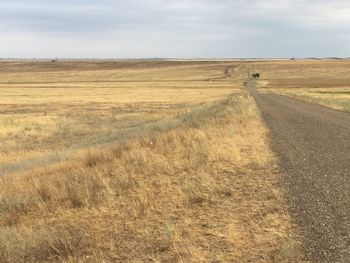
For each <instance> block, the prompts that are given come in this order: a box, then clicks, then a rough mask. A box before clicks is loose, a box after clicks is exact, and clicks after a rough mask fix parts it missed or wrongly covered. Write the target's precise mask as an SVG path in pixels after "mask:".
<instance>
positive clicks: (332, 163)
mask: <svg viewBox="0 0 350 263" xmlns="http://www.w3.org/2000/svg"><path fill="white" fill-rule="evenodd" d="M246 86H247V88H248V89H249V90H250V92H251V93H252V94H253V95H254V96H255V98H256V101H257V103H258V106H259V108H260V110H261V112H262V115H263V118H264V120H265V122H266V124H267V126H268V127H269V129H270V132H271V146H272V149H273V151H274V152H275V153H276V155H277V156H278V157H279V161H280V167H281V172H282V173H283V174H284V177H283V184H284V186H285V188H286V196H287V199H288V201H289V202H290V207H291V213H292V216H293V218H294V220H295V222H296V223H297V224H298V225H299V226H300V227H301V230H302V231H303V235H304V237H305V242H304V244H303V246H304V249H305V254H306V257H307V259H308V260H310V261H313V262H332V263H333V262H350V114H348V113H343V112H339V111H334V110H331V109H327V108H324V107H320V106H316V105H311V104H307V103H304V102H300V101H297V100H294V99H291V98H288V97H284V96H280V95H274V94H260V93H258V92H256V91H255V89H254V87H253V84H252V83H250V82H248V83H247V84H246Z"/></svg>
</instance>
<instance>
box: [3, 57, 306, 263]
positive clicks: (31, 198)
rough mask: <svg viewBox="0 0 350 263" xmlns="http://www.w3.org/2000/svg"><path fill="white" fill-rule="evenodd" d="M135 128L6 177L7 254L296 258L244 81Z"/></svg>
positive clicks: (14, 257) (272, 164)
mask: <svg viewBox="0 0 350 263" xmlns="http://www.w3.org/2000/svg"><path fill="white" fill-rule="evenodd" d="M192 66H193V65H192ZM216 67H217V65H216V66H215V67H214V68H216ZM220 67H221V66H220ZM200 68H201V67H200ZM225 68H226V66H225V67H223V69H225ZM167 70H168V71H169V72H171V73H169V74H175V73H173V72H172V71H171V70H174V69H169V68H168V69H167ZM187 70H189V69H187ZM201 70H202V69H200V70H199V69H194V71H192V73H191V74H193V72H201ZM205 70H208V65H207V64H206V67H205ZM223 72H225V71H222V73H223ZM227 78H230V77H229V76H227ZM208 81H209V80H208ZM225 81H226V80H225ZM220 83H221V81H219V82H218V83H217V85H218V86H220V85H221V84H220ZM207 96H208V95H207ZM203 98H204V97H203ZM72 112H73V111H72ZM96 120H98V118H96ZM14 121H17V118H15V117H14ZM116 122H117V121H116ZM137 129H138V130H137V132H136V131H134V130H133V129H128V130H126V132H129V133H133V136H121V135H120V134H118V136H121V137H120V139H119V140H112V141H109V143H107V144H98V145H96V146H94V147H92V146H91V145H87V147H86V148H81V149H79V150H77V151H75V152H74V154H72V155H71V157H70V158H68V159H67V160H63V161H60V162H54V163H52V164H51V165H43V166H40V167H36V168H35V169H29V170H27V171H22V172H13V173H11V174H9V175H7V176H2V177H0V262H38V261H39V262H40V261H41V262H42V261H44V262H45V261H48V262H57V261H58V262H145V261H156V262H205V261H209V262H213V261H218V262H287V261H290V262H293V261H294V262H295V261H298V260H299V259H300V257H301V254H302V253H301V251H300V250H299V246H298V244H299V242H298V238H297V236H296V230H295V227H294V226H293V224H292V223H291V220H290V217H289V215H288V213H287V212H286V207H285V203H284V199H283V194H282V192H281V190H280V187H279V174H278V171H277V167H276V161H275V158H274V156H273V155H272V153H271V152H270V150H269V147H268V141H267V131H266V129H265V127H264V125H263V123H262V121H261V119H260V117H259V113H258V111H257V109H256V107H255V104H254V101H253V99H252V98H251V97H250V96H249V95H248V94H247V93H246V92H244V91H240V92H234V94H233V95H229V96H227V95H226V98H222V99H220V100H218V99H216V100H214V101H212V100H211V99H210V98H209V99H207V100H206V101H203V102H202V103H196V104H194V105H191V106H187V107H186V109H185V110H178V111H177V112H176V113H175V114H169V115H166V116H163V117H162V118H160V119H158V121H156V122H152V123H148V124H143V125H141V126H137ZM71 131H72V130H71V129H67V132H66V135H70V134H71ZM57 136H58V135H57ZM87 138H90V139H91V138H92V137H87ZM71 140H72V139H71ZM75 140H76V139H74V140H73V142H75ZM26 145H27V144H26V143H23V144H19V145H17V147H20V146H26Z"/></svg>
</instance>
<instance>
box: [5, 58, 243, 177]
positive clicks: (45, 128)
mask: <svg viewBox="0 0 350 263" xmlns="http://www.w3.org/2000/svg"><path fill="white" fill-rule="evenodd" d="M226 67H227V66H226V65H225V64H215V63H211V64H208V63H201V64H199V65H195V66H191V63H189V65H187V64H185V65H183V64H182V63H175V62H174V63H170V64H163V63H160V64H159V63H150V64H146V65H145V64H144V63H136V62H134V63H131V62H130V63H127V62H124V63H79V62H75V63H72V62H71V63H69V62H65V63H63V62H62V63H50V62H47V63H44V62H41V63H39V62H37V63H30V62H24V63H0V97H1V101H0V105H1V107H0V124H1V125H0V139H1V144H0V174H1V173H9V172H12V171H16V170H21V169H22V168H23V169H26V168H29V167H33V166H36V165H38V164H46V163H49V162H53V161H56V160H60V159H66V158H68V157H71V155H72V154H74V153H75V152H77V151H80V150H84V149H86V148H88V147H92V146H96V145H100V144H103V143H110V142H113V141H115V140H118V139H120V138H122V137H123V136H126V135H125V134H130V133H131V131H130V130H132V133H135V132H137V131H141V130H143V129H144V126H145V125H146V124H149V123H152V122H156V121H159V120H161V119H163V118H166V117H171V116H176V115H177V114H180V113H184V112H186V111H188V110H189V108H191V107H194V106H197V105H200V104H202V103H207V102H214V101H217V100H219V99H222V98H224V97H225V96H227V95H228V94H231V93H235V92H239V89H240V85H239V84H238V83H239V82H237V85H233V84H232V81H231V80H228V79H225V76H224V75H223V72H224V70H225V68H226ZM210 79H213V81H208V80H210Z"/></svg>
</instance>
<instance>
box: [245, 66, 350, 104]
mask: <svg viewBox="0 0 350 263" xmlns="http://www.w3.org/2000/svg"><path fill="white" fill-rule="evenodd" d="M249 68H250V70H252V71H258V72H261V79H260V80H258V81H257V85H256V86H257V88H258V90H259V91H261V92H270V93H277V94H281V95H286V96H290V97H293V98H296V99H300V100H303V101H307V102H310V103H315V104H320V105H323V106H326V107H329V108H333V109H337V110H342V111H350V60H290V61H273V62H254V63H252V64H251V65H250V66H249Z"/></svg>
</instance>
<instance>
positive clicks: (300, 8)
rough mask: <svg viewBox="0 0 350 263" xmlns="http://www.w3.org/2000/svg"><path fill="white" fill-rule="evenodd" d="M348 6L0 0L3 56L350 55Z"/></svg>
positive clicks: (272, 1)
mask: <svg viewBox="0 0 350 263" xmlns="http://www.w3.org/2000/svg"><path fill="white" fill-rule="evenodd" d="M349 33H350V2H349V1H339V0H335V1H323V0H306V1H305V0H304V1H302V0H294V1H291V0H269V1H268V0H265V1H262V0H251V1H243V0H177V1H169V0H114V1H113V0H60V1H58V0H50V1H46V0H27V1H20V0H12V1H5V0H0V34H1V37H0V57H27V58H31V57H37V58H39V57H41V58H43V57H71V58H86V57H91V58H98V57H99V58H127V57H305V56H315V57H316V56H320V57H325V56H350V34H349Z"/></svg>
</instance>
